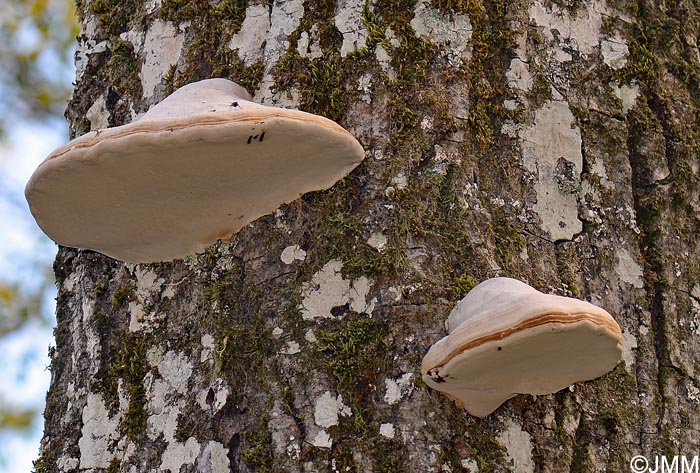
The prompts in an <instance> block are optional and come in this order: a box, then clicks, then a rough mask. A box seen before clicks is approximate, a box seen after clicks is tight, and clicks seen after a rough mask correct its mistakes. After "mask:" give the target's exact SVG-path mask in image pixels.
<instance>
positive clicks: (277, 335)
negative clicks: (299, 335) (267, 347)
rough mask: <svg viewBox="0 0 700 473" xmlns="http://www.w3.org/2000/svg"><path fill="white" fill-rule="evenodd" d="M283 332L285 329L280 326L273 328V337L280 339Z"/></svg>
mask: <svg viewBox="0 0 700 473" xmlns="http://www.w3.org/2000/svg"><path fill="white" fill-rule="evenodd" d="M283 333H284V330H283V329H281V328H280V327H275V328H273V329H272V338H274V339H275V340H279V339H280V338H281V337H282V334H283Z"/></svg>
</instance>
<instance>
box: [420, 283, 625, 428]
mask: <svg viewBox="0 0 700 473" xmlns="http://www.w3.org/2000/svg"><path fill="white" fill-rule="evenodd" d="M447 331H448V333H449V335H448V336H447V337H445V338H443V339H442V340H439V341H438V342H437V343H436V344H435V345H433V346H432V347H431V348H430V350H429V351H428V353H427V354H426V355H425V358H423V363H422V366H421V372H422V374H423V380H424V381H425V382H426V384H427V385H428V386H430V387H432V388H433V389H436V390H438V391H442V392H443V393H444V394H445V395H446V396H447V397H448V398H450V399H452V400H454V401H455V402H456V403H457V405H458V406H459V407H464V408H465V409H466V410H467V411H469V413H471V414H472V415H475V416H477V417H484V416H487V415H488V414H490V413H492V412H493V411H495V410H496V408H498V406H500V405H501V404H502V403H503V402H505V401H507V400H508V399H510V398H511V397H513V396H515V395H517V394H548V393H553V392H556V391H559V390H560V389H563V388H565V387H567V386H570V385H571V384H573V383H576V382H578V381H585V380H590V379H594V378H597V377H599V376H602V375H604V374H605V373H607V372H608V371H610V370H611V369H613V368H614V367H615V365H616V364H617V363H618V362H619V361H620V358H621V356H622V345H623V341H622V332H621V331H620V327H619V326H618V324H617V322H615V320H614V319H613V318H612V316H610V314H608V313H607V312H606V311H605V310H603V309H601V308H600V307H596V306H594V305H593V304H590V303H588V302H584V301H580V300H578V299H572V298H569V297H561V296H555V295H548V294H542V293H541V292H539V291H537V290H536V289H534V288H532V287H530V286H528V285H527V284H525V283H523V282H521V281H518V280H515V279H510V278H494V279H489V280H487V281H484V282H482V283H481V284H479V285H478V286H476V287H475V288H474V289H472V290H471V291H470V292H469V294H467V295H466V296H465V297H464V299H462V300H461V301H459V303H458V304H457V306H456V307H455V308H454V309H453V310H452V312H451V313H450V316H449V318H448V319H447Z"/></svg>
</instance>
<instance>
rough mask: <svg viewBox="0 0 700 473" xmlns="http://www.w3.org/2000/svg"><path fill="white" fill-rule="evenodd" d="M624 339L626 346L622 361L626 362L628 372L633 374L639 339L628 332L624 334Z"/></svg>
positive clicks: (623, 349)
mask: <svg viewBox="0 0 700 473" xmlns="http://www.w3.org/2000/svg"><path fill="white" fill-rule="evenodd" d="M622 338H623V340H624V346H623V348H622V359H623V360H624V361H625V366H626V367H627V371H630V372H632V366H633V365H634V362H635V352H634V350H635V349H636V348H637V346H638V345H637V337H635V336H634V334H632V333H630V332H628V331H627V330H625V331H623V332H622Z"/></svg>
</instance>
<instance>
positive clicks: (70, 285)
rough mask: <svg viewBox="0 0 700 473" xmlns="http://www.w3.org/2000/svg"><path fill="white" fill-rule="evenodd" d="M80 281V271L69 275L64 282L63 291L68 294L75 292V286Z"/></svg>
mask: <svg viewBox="0 0 700 473" xmlns="http://www.w3.org/2000/svg"><path fill="white" fill-rule="evenodd" d="M79 280H80V271H75V272H72V273H70V274H69V275H68V277H67V278H66V280H65V281H63V289H65V290H66V291H67V292H73V289H75V285H76V284H77V283H78V281H79Z"/></svg>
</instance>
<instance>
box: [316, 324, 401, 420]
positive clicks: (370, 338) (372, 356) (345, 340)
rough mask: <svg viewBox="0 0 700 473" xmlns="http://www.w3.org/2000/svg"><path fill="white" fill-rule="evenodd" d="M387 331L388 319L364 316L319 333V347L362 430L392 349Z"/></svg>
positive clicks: (354, 418)
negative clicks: (388, 342)
mask: <svg viewBox="0 0 700 473" xmlns="http://www.w3.org/2000/svg"><path fill="white" fill-rule="evenodd" d="M387 333H388V328H387V326H386V323H385V322H382V321H379V320H377V319H365V318H362V319H355V320H350V321H348V322H347V324H346V325H345V326H344V327H343V329H342V330H341V331H337V332H320V333H319V334H318V335H317V336H318V339H319V342H320V344H319V348H318V351H319V352H320V353H321V354H322V355H323V357H324V360H325V362H326V366H327V367H328V369H329V371H330V372H331V373H332V374H333V376H335V378H336V379H337V380H338V389H339V391H340V392H341V393H342V394H343V395H344V396H345V397H346V398H348V399H349V400H350V402H351V404H352V411H353V416H354V417H353V420H354V426H355V428H357V429H358V430H360V431H364V430H366V429H367V427H368V421H369V420H370V417H371V411H370V410H371V406H372V404H373V402H372V400H371V396H372V393H373V389H372V386H375V385H376V384H377V381H376V379H377V377H378V376H379V374H380V373H382V372H384V371H385V370H386V366H385V363H387V362H388V357H389V355H390V353H391V351H390V347H389V346H388V345H387V341H386V336H387Z"/></svg>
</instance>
